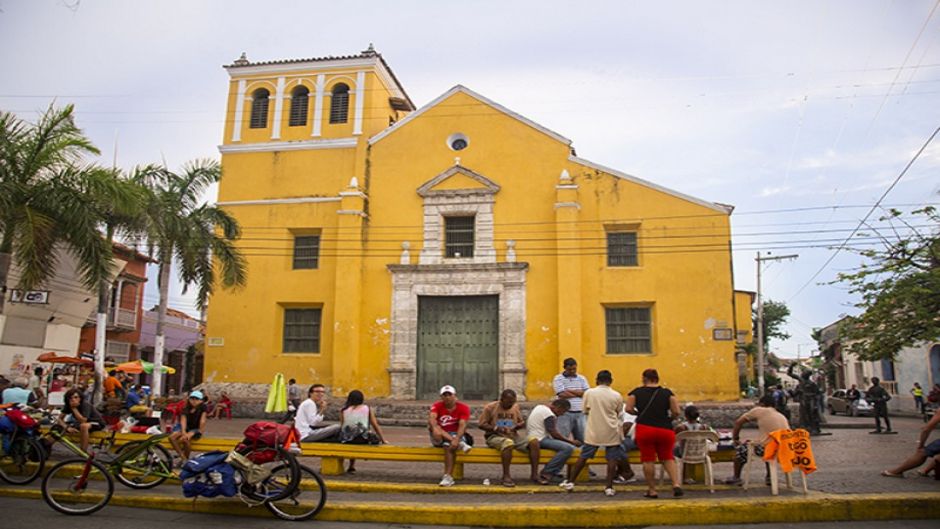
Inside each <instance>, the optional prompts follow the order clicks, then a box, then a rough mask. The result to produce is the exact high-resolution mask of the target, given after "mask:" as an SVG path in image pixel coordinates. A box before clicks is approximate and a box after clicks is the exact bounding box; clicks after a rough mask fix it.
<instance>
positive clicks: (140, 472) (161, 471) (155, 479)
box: [114, 441, 173, 489]
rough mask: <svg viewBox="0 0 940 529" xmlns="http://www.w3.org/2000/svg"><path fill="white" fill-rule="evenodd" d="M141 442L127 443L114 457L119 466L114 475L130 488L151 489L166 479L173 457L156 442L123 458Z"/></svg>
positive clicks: (137, 447)
mask: <svg viewBox="0 0 940 529" xmlns="http://www.w3.org/2000/svg"><path fill="white" fill-rule="evenodd" d="M142 444H144V441H132V442H130V443H127V444H126V445H124V446H122V447H121V449H120V450H118V452H117V456H116V457H115V462H119V463H120V466H119V467H118V468H117V469H116V472H115V473H114V477H115V478H117V480H118V481H119V482H121V484H122V485H124V486H126V487H130V488H132V489H152V488H153V487H156V486H158V485H160V484H161V483H163V482H164V481H166V478H167V477H168V476H169V474H170V473H172V469H173V458H172V457H171V456H170V453H169V452H168V451H167V449H166V448H163V447H162V446H160V445H158V444H152V445H149V446H147V448H145V449H143V450H140V452H138V453H137V454H134V456H133V457H129V458H127V459H124V456H126V455H127V454H129V453H130V452H133V451H135V450H137V449H139V448H140V446H141V445H142Z"/></svg>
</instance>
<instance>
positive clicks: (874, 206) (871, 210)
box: [787, 0, 940, 303]
mask: <svg viewBox="0 0 940 529" xmlns="http://www.w3.org/2000/svg"><path fill="white" fill-rule="evenodd" d="M937 5H940V0H937ZM934 8H936V5H935V6H934ZM931 13H933V11H931ZM938 132H940V127H937V128H936V130H934V131H933V134H931V135H930V137H929V138H927V141H925V142H924V145H923V146H922V147H921V148H920V150H918V151H917V153H916V154H914V157H913V158H911V161H909V162H907V165H906V166H904V169H903V170H902V171H901V173H900V174H898V176H897V178H895V179H894V181H893V182H891V185H890V186H888V189H886V190H885V192H884V193H882V194H881V196H880V197H879V198H878V200H877V201H876V202H875V205H873V206H872V207H871V209H870V210H868V213H866V214H865V217H863V218H862V220H861V221H859V223H858V225H857V226H856V227H855V229H854V230H852V233H850V234H849V235H848V237H846V238H845V240H844V241H843V242H842V244H840V245H839V246H838V247H837V248H836V249H835V251H834V252H832V255H830V256H829V259H826V262H825V263H823V265H822V266H821V267H819V270H816V273H814V274H813V276H812V277H810V278H809V280H808V281H807V282H806V283H804V284H803V286H801V287H800V288H799V290H797V291H796V293H795V294H793V295H792V296H790V299H788V300H787V302H788V303H789V302H790V301H793V299H794V298H796V297H797V296H799V295H800V293H801V292H803V290H804V289H805V288H806V287H808V286H809V285H810V284H811V283H812V282H813V281H814V280H815V279H816V277H818V276H819V274H821V273H822V272H823V270H825V269H826V267H827V266H829V263H831V262H832V260H833V259H835V258H836V256H837V255H839V252H841V251H842V249H843V248H845V247H846V245H847V244H848V242H849V240H851V239H852V237H853V236H854V235H855V233H857V232H858V230H860V229H861V228H862V226H864V225H865V222H867V221H868V217H870V216H871V214H872V213H874V212H875V210H877V209H878V207H879V205H880V204H881V201H882V200H884V199H885V197H887V196H888V193H890V192H891V190H892V189H894V187H895V186H896V185H898V182H900V181H901V178H904V175H905V174H907V171H908V169H910V168H911V166H912V165H914V162H916V161H917V159H918V158H920V155H921V154H922V153H923V152H924V150H926V149H927V146H928V145H930V142H932V141H933V139H934V138H935V137H936V136H937V133H938Z"/></svg>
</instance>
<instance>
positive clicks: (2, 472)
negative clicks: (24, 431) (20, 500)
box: [0, 435, 46, 485]
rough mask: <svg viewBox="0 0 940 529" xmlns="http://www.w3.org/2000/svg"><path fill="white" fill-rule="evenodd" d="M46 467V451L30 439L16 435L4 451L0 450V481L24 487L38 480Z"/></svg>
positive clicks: (37, 442)
mask: <svg viewBox="0 0 940 529" xmlns="http://www.w3.org/2000/svg"><path fill="white" fill-rule="evenodd" d="M45 465H46V451H45V450H43V448H42V444H40V442H39V441H38V440H36V439H33V438H32V437H26V436H24V435H17V436H15V437H13V439H12V440H11V441H10V444H9V446H8V447H7V449H6V450H0V479H2V480H3V481H6V482H7V483H11V484H13V485H26V484H27V483H31V482H32V481H33V480H34V479H36V478H38V477H39V475H40V474H41V473H42V469H43V467H44V466H45Z"/></svg>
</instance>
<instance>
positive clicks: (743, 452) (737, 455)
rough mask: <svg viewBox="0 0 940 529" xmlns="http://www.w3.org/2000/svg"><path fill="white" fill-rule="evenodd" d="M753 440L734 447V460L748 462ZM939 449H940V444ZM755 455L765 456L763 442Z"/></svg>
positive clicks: (742, 462) (755, 448)
mask: <svg viewBox="0 0 940 529" xmlns="http://www.w3.org/2000/svg"><path fill="white" fill-rule="evenodd" d="M752 442H753V441H748V442H746V443H741V444H739V445H738V446H737V447H735V449H734V460H735V461H737V462H738V463H741V464H742V465H743V464H744V463H747V446H748V445H749V444H751V443H752ZM938 449H940V445H938ZM754 455H756V456H757V457H760V458H763V457H764V444H763V443H755V444H754Z"/></svg>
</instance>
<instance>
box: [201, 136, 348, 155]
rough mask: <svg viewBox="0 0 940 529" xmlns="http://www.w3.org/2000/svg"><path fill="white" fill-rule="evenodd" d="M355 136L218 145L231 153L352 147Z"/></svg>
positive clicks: (224, 152)
mask: <svg viewBox="0 0 940 529" xmlns="http://www.w3.org/2000/svg"><path fill="white" fill-rule="evenodd" d="M357 142H358V140H357V139H356V138H336V139H329V140H302V141H271V142H265V143H248V144H244V145H219V152H220V153H222V154H232V153H241V152H273V151H308V150H314V149H352V148H354V147H356V144H357Z"/></svg>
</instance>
